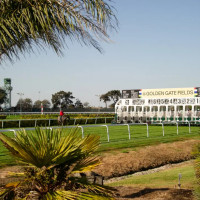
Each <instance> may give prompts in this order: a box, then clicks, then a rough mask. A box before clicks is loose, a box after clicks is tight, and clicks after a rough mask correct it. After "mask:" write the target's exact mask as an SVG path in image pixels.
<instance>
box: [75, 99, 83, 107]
mask: <svg viewBox="0 0 200 200" xmlns="http://www.w3.org/2000/svg"><path fill="white" fill-rule="evenodd" d="M74 106H75V108H83V104H82V102H81V101H80V100H79V99H76V102H75V103H74Z"/></svg>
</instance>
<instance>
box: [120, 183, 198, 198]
mask: <svg viewBox="0 0 200 200" xmlns="http://www.w3.org/2000/svg"><path fill="white" fill-rule="evenodd" d="M116 189H117V192H118V198H116V199H117V200H126V199H127V200H128V199H134V200H144V199H145V200H152V199H153V200H193V199H194V197H193V194H192V190H187V189H170V188H133V187H124V186H120V187H116Z"/></svg>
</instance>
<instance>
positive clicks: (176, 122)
mask: <svg viewBox="0 0 200 200" xmlns="http://www.w3.org/2000/svg"><path fill="white" fill-rule="evenodd" d="M176 126H177V135H178V122H176Z"/></svg>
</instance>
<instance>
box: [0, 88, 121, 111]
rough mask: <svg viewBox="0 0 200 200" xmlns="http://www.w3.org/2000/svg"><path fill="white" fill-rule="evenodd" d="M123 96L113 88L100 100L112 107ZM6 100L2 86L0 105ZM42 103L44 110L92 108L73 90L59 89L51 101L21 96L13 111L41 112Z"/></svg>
mask: <svg viewBox="0 0 200 200" xmlns="http://www.w3.org/2000/svg"><path fill="white" fill-rule="evenodd" d="M120 97H121V93H120V91H119V90H111V91H108V92H107V93H105V94H102V95H100V97H99V98H100V99H99V100H100V101H103V102H104V103H105V108H108V102H111V104H110V105H109V107H110V108H114V106H115V103H116V102H117V101H118V99H119V98H120ZM5 101H6V92H5V90H3V89H2V88H0V105H2V104H3V103H5ZM41 105H42V106H43V110H44V111H59V110H60V109H62V110H76V109H79V110H81V109H91V106H90V105H89V103H88V102H85V103H82V102H81V101H80V100H79V99H78V98H75V97H74V96H73V94H72V92H70V91H68V92H65V91H59V92H56V93H55V94H52V97H51V102H50V101H49V100H47V99H44V100H36V101H35V102H33V101H32V99H31V98H25V99H22V98H20V99H19V100H18V102H17V104H16V106H15V107H13V108H12V111H16V112H19V111H23V112H39V111H40V110H41Z"/></svg>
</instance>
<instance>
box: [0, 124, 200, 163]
mask: <svg viewBox="0 0 200 200" xmlns="http://www.w3.org/2000/svg"><path fill="white" fill-rule="evenodd" d="M108 128H109V138H110V142H108V137H107V129H106V127H105V126H102V127H84V126H83V130H84V136H86V135H87V134H96V135H100V141H101V144H100V147H99V149H98V151H97V153H98V154H102V153H104V152H108V151H109V152H114V151H119V150H120V151H121V152H126V151H127V152H128V151H130V150H134V149H135V148H138V147H143V146H149V145H156V144H160V143H169V142H174V141H183V140H187V139H197V140H198V139H199V130H200V127H198V126H191V132H190V133H189V127H188V126H179V130H178V134H177V127H176V126H166V125H165V126H164V136H163V130H162V126H155V125H150V126H148V130H149V137H147V127H146V125H134V126H130V136H131V138H130V140H129V134H128V127H127V125H124V126H109V127H108ZM66 130H69V129H66ZM28 132H29V131H28ZM79 132H80V134H82V132H81V128H79ZM5 134H7V135H8V136H10V137H13V132H6V133H5ZM30 134H34V131H30ZM15 164H16V162H15V161H14V159H13V158H12V157H11V156H10V155H9V154H8V151H7V150H6V149H5V147H4V146H3V144H2V143H1V142H0V167H3V166H5V165H15Z"/></svg>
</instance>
